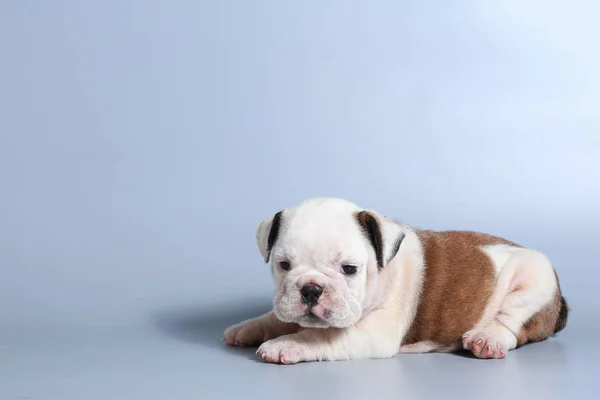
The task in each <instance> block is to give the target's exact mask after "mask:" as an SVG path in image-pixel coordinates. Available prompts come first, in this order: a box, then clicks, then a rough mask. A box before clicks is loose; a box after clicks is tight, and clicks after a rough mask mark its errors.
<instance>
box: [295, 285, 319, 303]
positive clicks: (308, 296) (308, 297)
mask: <svg viewBox="0 0 600 400" xmlns="http://www.w3.org/2000/svg"><path fill="white" fill-rule="evenodd" d="M300 293H301V294H302V302H303V303H304V304H307V305H308V306H309V307H314V306H316V305H317V302H318V301H319V297H321V295H322V294H323V288H322V287H321V286H317V285H312V284H311V285H306V286H304V287H302V289H300Z"/></svg>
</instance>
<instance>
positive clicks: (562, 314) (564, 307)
mask: <svg viewBox="0 0 600 400" xmlns="http://www.w3.org/2000/svg"><path fill="white" fill-rule="evenodd" d="M569 311H571V308H570V307H569V305H568V304H567V300H566V299H565V298H564V297H562V296H561V297H560V311H559V312H558V318H557V320H556V325H554V334H557V333H558V332H560V331H562V330H563V329H565V326H567V319H568V318H569Z"/></svg>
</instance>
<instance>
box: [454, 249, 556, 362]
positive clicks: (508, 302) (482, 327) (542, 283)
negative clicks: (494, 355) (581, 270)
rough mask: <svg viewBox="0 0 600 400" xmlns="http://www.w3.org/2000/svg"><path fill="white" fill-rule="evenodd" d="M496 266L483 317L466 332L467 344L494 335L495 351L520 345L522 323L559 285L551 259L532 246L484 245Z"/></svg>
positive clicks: (541, 305)
mask: <svg viewBox="0 0 600 400" xmlns="http://www.w3.org/2000/svg"><path fill="white" fill-rule="evenodd" d="M482 250H483V251H484V252H485V253H486V254H487V255H488V256H489V257H490V259H491V260H492V264H493V265H494V268H495V270H496V275H497V283H496V287H495V289H494V292H493V293H492V296H491V299H490V301H489V303H488V304H487V306H486V308H485V311H484V313H483V316H482V317H481V320H480V321H479V322H478V323H477V325H476V326H475V327H474V328H473V329H472V330H471V331H469V332H467V333H466V334H465V336H466V340H464V341H463V343H464V345H465V348H466V349H470V348H471V346H472V342H473V341H474V340H478V339H479V338H486V337H492V338H494V340H495V341H496V342H497V343H496V348H495V349H492V350H493V351H500V350H502V352H503V353H504V354H506V352H507V351H509V350H512V349H514V348H515V347H516V346H517V337H518V334H519V330H520V329H521V327H522V326H523V324H524V323H525V322H526V321H527V320H528V319H529V318H531V316H533V315H534V314H535V313H536V312H538V311H539V310H541V309H542V308H543V307H544V306H545V305H546V304H548V303H549V302H550V301H551V300H552V299H553V297H554V294H555V293H556V290H558V285H557V283H556V279H555V276H554V269H553V267H552V264H551V263H550V260H548V258H546V256H544V255H543V254H542V253H540V252H539V251H536V250H532V249H526V248H520V247H514V246H508V245H491V246H484V247H483V248H482Z"/></svg>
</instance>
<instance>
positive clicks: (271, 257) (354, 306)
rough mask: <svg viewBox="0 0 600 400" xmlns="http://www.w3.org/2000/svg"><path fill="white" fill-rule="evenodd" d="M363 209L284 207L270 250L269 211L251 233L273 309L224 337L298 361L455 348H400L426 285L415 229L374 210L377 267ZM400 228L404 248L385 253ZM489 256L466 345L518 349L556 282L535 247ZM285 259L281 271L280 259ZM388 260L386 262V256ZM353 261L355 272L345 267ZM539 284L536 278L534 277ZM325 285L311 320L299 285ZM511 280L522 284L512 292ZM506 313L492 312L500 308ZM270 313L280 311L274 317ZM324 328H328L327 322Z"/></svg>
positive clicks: (327, 201) (338, 203)
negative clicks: (379, 242) (486, 288)
mask: <svg viewBox="0 0 600 400" xmlns="http://www.w3.org/2000/svg"><path fill="white" fill-rule="evenodd" d="M362 210H363V209H362V208H361V207H359V206H358V205H356V204H353V203H351V202H348V201H346V200H342V199H335V198H317V199H309V200H306V201H304V202H302V203H300V204H299V205H297V206H296V207H293V208H290V209H286V210H284V212H283V214H282V218H281V225H280V229H279V234H278V237H277V241H276V243H275V246H274V247H273V249H270V250H269V249H268V248H267V247H268V246H267V240H268V236H269V232H270V230H271V226H272V223H273V217H269V218H267V219H265V220H264V221H263V222H261V223H260V225H259V227H258V228H257V231H256V239H257V244H258V248H259V251H260V252H261V254H262V256H263V257H264V259H265V261H267V260H268V261H269V262H270V264H271V271H272V274H273V279H274V283H275V296H274V300H273V311H272V313H268V314H265V315H264V316H262V317H259V318H256V319H252V320H249V321H246V322H244V323H242V324H238V325H235V326H233V327H230V328H229V329H228V330H227V331H226V333H225V341H226V342H227V343H229V344H240V345H244V343H247V342H253V341H258V342H262V344H261V345H260V347H259V349H258V351H257V353H258V354H260V355H261V356H262V357H263V358H264V359H265V360H267V361H269V362H281V363H296V362H301V361H317V360H346V359H359V358H381V357H391V356H393V355H395V354H397V353H398V352H402V353H404V352H427V351H434V350H437V351H451V350H454V348H453V349H450V348H447V349H442V348H440V346H438V345H437V344H435V343H431V342H421V343H416V344H414V345H410V346H403V347H401V346H400V345H401V343H402V339H403V338H404V336H405V335H406V333H407V331H408V329H409V328H410V326H411V324H412V322H413V321H414V318H415V315H416V312H417V306H418V304H419V301H420V296H421V292H422V286H423V276H424V257H423V250H422V247H421V242H420V240H419V238H418V236H417V234H416V233H415V232H414V231H413V230H412V229H411V228H410V227H408V226H406V225H403V224H400V223H397V222H393V221H391V220H389V219H387V218H386V217H383V216H381V215H378V214H377V213H375V212H374V211H370V213H372V215H374V216H375V217H376V218H377V220H378V223H379V225H380V227H381V229H382V237H383V242H384V253H385V257H384V259H385V260H384V262H385V265H384V267H383V268H382V269H378V266H377V260H376V256H375V252H374V249H373V246H372V245H371V243H370V242H369V240H368V238H367V237H366V236H365V234H364V233H363V232H362V231H361V230H360V228H359V225H358V222H357V220H356V218H355V217H354V215H355V213H356V212H359V211H362ZM400 235H403V238H404V239H403V241H402V244H401V246H400V250H399V251H398V253H397V254H396V255H395V257H393V258H392V259H391V260H390V259H389V258H390V253H391V251H392V250H393V247H394V246H393V244H394V242H395V241H396V240H398V237H399V236H400ZM483 250H484V251H485V252H486V254H488V255H489V257H490V258H491V259H492V262H493V265H494V267H495V270H496V274H497V277H498V283H497V286H496V289H495V291H494V294H493V295H492V299H491V301H490V302H489V304H488V305H487V308H486V310H485V312H484V315H483V317H482V318H481V321H480V322H479V323H478V324H477V326H476V327H474V329H473V330H472V331H470V332H467V334H466V335H465V339H464V341H463V343H464V344H465V347H466V348H470V347H471V345H472V342H473V340H474V339H475V340H477V338H481V337H488V338H489V337H492V338H493V339H494V340H498V341H499V342H500V345H501V346H499V348H502V349H503V350H504V351H508V350H510V349H511V348H514V347H515V346H516V335H517V334H518V329H519V328H520V326H521V325H522V324H523V323H524V322H525V321H526V320H527V319H528V318H529V317H531V315H533V314H534V313H535V312H536V311H538V310H539V309H541V308H542V307H543V306H544V304H546V303H547V302H548V301H549V300H550V299H551V298H552V295H553V294H554V291H555V290H556V282H555V280H554V276H553V269H552V266H551V265H550V263H549V261H548V260H547V259H546V258H545V257H544V256H543V255H541V254H540V253H539V252H536V251H533V250H528V249H520V248H516V247H511V246H500V245H495V246H488V247H486V248H484V249H483ZM281 261H286V262H289V263H290V265H291V268H290V269H289V271H284V270H282V269H281V268H280V262H281ZM388 261H389V262H388ZM345 264H351V265H355V266H357V267H358V272H357V273H356V274H355V275H353V276H346V275H344V274H343V273H342V266H343V265H345ZM534 281H535V284H534ZM306 284H316V285H319V286H322V287H323V288H324V292H323V295H322V296H321V297H320V298H319V301H318V304H317V305H316V306H315V307H314V308H313V313H314V314H315V315H316V316H317V317H319V318H314V317H307V316H306V314H307V306H306V305H305V304H303V302H302V300H301V294H300V289H301V288H302V287H303V286H304V285H306ZM515 285H517V286H518V287H519V288H522V289H523V290H520V291H512V292H511V290H513V289H514V288H515ZM499 311H502V314H501V315H500V316H498V312H499ZM275 317H276V318H275ZM323 328H326V329H323Z"/></svg>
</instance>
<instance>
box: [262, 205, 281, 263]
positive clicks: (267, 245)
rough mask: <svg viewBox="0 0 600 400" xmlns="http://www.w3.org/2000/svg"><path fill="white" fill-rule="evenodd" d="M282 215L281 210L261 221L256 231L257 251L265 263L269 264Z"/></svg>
mask: <svg viewBox="0 0 600 400" xmlns="http://www.w3.org/2000/svg"><path fill="white" fill-rule="evenodd" d="M282 215H283V210H282V211H279V212H278V213H277V214H275V215H274V216H272V217H269V218H267V219H265V220H264V221H262V222H261V223H260V225H258V228H257V229H256V242H257V244H258V250H259V251H260V254H261V255H262V256H263V258H264V259H265V263H268V262H269V258H270V257H271V249H272V248H273V245H274V244H275V242H276V241H277V236H278V235H279V227H280V225H281V216H282Z"/></svg>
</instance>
